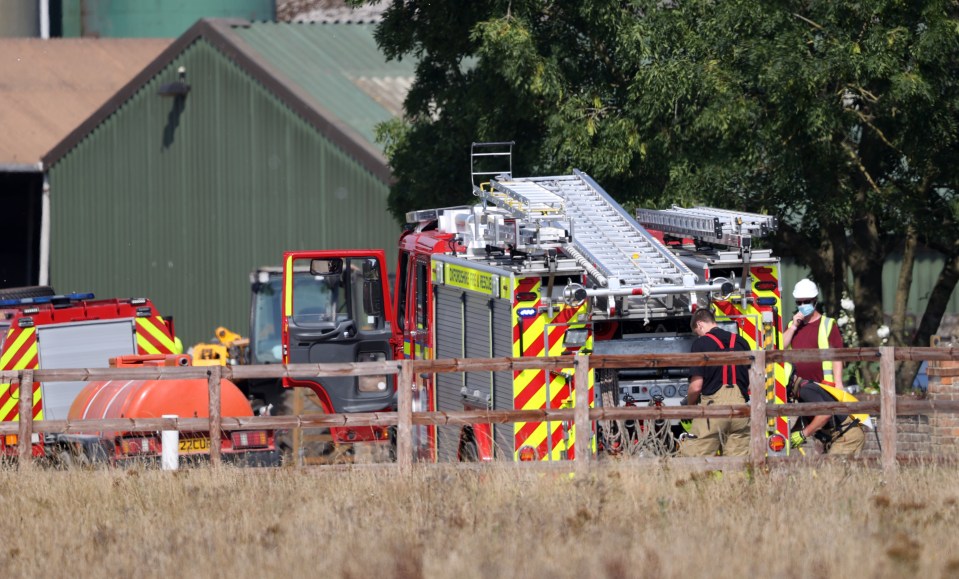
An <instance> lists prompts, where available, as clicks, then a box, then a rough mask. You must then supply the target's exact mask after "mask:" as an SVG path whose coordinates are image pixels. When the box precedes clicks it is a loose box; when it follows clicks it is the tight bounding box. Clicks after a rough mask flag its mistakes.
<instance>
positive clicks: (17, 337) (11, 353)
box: [0, 327, 43, 422]
mask: <svg viewBox="0 0 959 579" xmlns="http://www.w3.org/2000/svg"><path fill="white" fill-rule="evenodd" d="M3 343H4V348H3V354H2V355H0V369H3V370H34V369H36V368H37V363H38V361H39V357H38V352H37V329H36V328H35V327H31V328H19V327H13V328H10V331H9V332H7V337H6V339H5V340H4V342H3ZM41 396H42V391H41V389H40V384H39V383H37V382H34V383H33V419H34V420H43V400H42V399H41ZM19 404H20V385H19V384H16V385H12V384H10V383H6V384H0V421H3V422H11V421H16V420H19V419H20V408H19Z"/></svg>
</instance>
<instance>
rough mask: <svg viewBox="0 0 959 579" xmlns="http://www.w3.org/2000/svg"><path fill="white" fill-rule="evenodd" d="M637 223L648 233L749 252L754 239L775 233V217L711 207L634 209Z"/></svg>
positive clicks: (776, 223) (776, 224)
mask: <svg viewBox="0 0 959 579" xmlns="http://www.w3.org/2000/svg"><path fill="white" fill-rule="evenodd" d="M636 220H637V221H638V222H639V223H641V224H643V226H645V227H648V228H649V229H655V230H657V231H662V232H663V233H668V234H670V235H675V236H682V237H690V238H692V239H695V240H696V241H701V242H704V243H709V244H712V245H719V246H725V247H729V248H741V249H745V250H747V251H748V250H749V249H750V247H751V246H752V239H753V238H757V239H759V238H762V237H766V236H767V235H769V234H771V233H772V232H774V231H776V228H777V227H778V222H777V221H776V218H775V217H772V216H770V215H762V214H759V213H746V212H744V211H729V210H726V209H716V208H714V207H689V208H685V207H678V206H675V205H674V206H673V207H672V208H671V209H637V210H636Z"/></svg>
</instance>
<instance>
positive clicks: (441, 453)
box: [433, 286, 465, 462]
mask: <svg viewBox="0 0 959 579" xmlns="http://www.w3.org/2000/svg"><path fill="white" fill-rule="evenodd" d="M462 296H463V291H462V290H458V289H454V288H450V287H446V286H439V287H437V288H436V296H435V298H434V302H433V308H434V310H435V312H436V322H437V323H436V346H435V350H434V354H435V357H436V359H437V360H442V359H447V358H462V357H464V355H465V347H464V344H463V326H464V324H463V299H462ZM464 385H465V383H464V379H463V372H443V373H441V374H437V375H436V409H437V410H439V411H441V412H458V411H462V410H463V387H464ZM459 431H460V427H459V426H438V427H437V428H436V448H437V452H436V454H437V458H438V460H439V461H440V462H450V461H454V460H456V453H457V451H458V450H459Z"/></svg>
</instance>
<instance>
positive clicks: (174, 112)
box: [49, 40, 399, 346]
mask: <svg viewBox="0 0 959 579" xmlns="http://www.w3.org/2000/svg"><path fill="white" fill-rule="evenodd" d="M179 66H184V67H185V68H186V81H187V82H188V83H189V84H190V85H191V90H190V92H189V94H188V95H187V96H186V97H185V98H181V99H177V98H172V97H165V96H160V95H159V94H158V88H159V87H160V85H163V84H165V83H170V82H173V81H175V80H176V79H177V72H176V71H177V67H179ZM49 175H50V186H51V197H52V209H51V225H52V233H51V264H50V268H51V282H52V284H53V285H54V287H55V288H56V289H57V290H58V291H62V292H67V291H93V292H95V293H96V294H97V295H98V296H100V297H113V296H117V297H132V296H147V297H150V298H152V299H153V301H154V303H155V304H156V306H157V308H158V309H159V310H160V311H161V312H162V313H163V314H165V315H173V316H175V320H176V328H177V334H178V335H179V336H180V337H181V339H182V340H183V342H184V344H185V345H187V346H189V345H190V344H192V343H195V342H197V341H200V340H209V339H210V338H212V335H213V331H214V329H215V328H216V327H217V326H219V325H224V326H227V327H230V328H232V329H234V330H236V331H239V332H241V333H243V334H246V333H247V332H248V331H249V329H248V328H247V325H248V324H249V303H250V291H249V284H248V276H249V272H250V271H251V270H253V269H254V268H255V267H257V266H261V265H270V264H279V263H280V261H281V259H282V253H283V251H284V250H290V249H321V248H347V247H362V248H382V249H386V250H387V251H388V253H390V254H391V253H392V251H393V248H394V247H395V244H396V240H397V238H398V235H399V227H398V225H397V223H396V222H395V221H394V220H393V218H392V217H391V216H390V215H389V213H388V212H387V209H386V198H387V194H388V188H387V185H386V184H384V183H383V182H382V181H380V180H379V179H377V178H375V177H374V176H373V175H372V174H371V173H369V172H368V171H366V170H364V169H363V168H362V167H361V166H360V165H359V164H357V163H356V162H355V161H354V160H353V159H352V158H351V157H349V156H347V155H346V154H344V153H343V152H342V151H341V150H339V149H338V148H336V147H335V146H334V145H333V144H332V143H330V142H329V141H328V140H326V139H325V138H323V137H322V136H321V135H320V134H319V133H318V132H317V131H316V130H315V129H314V128H313V127H312V126H310V125H308V124H307V123H306V122H305V121H304V120H303V119H301V118H300V117H298V116H297V115H295V114H294V113H293V112H291V111H290V109H288V108H287V107H285V106H284V105H283V104H282V103H281V102H280V101H279V100H278V99H277V98H276V97H275V96H274V95H272V94H271V93H269V92H268V91H267V90H266V89H265V88H264V87H263V86H262V85H260V84H258V83H256V82H253V81H252V80H251V78H250V77H249V76H248V75H247V74H246V73H245V72H244V71H243V70H241V69H240V68H239V67H238V66H237V65H236V64H234V63H233V62H232V61H230V60H228V59H227V58H225V57H224V56H223V55H222V54H221V53H220V52H219V51H217V50H216V49H215V48H213V47H212V46H210V45H209V44H208V43H206V42H205V41H203V40H198V41H197V42H196V43H194V44H193V45H191V46H190V47H189V48H188V49H186V50H185V51H184V52H183V53H182V54H181V55H180V56H179V57H178V58H176V59H175V60H174V61H172V62H171V64H170V66H168V67H167V68H165V69H164V70H163V71H162V72H161V73H160V74H158V75H157V76H156V77H154V78H153V79H152V80H151V81H150V82H149V83H147V84H146V86H145V87H144V88H143V89H142V90H140V91H139V92H138V93H137V94H136V95H135V96H134V97H132V98H131V99H129V100H128V101H127V102H126V103H125V104H123V105H122V106H120V107H119V108H118V109H117V111H116V113H115V114H114V115H113V116H111V117H110V118H109V119H108V120H107V121H106V122H104V123H102V124H101V125H100V126H99V127H97V128H96V129H95V130H94V131H92V132H91V133H90V135H88V136H87V138H86V139H84V140H83V141H82V142H80V144H79V145H78V146H77V147H76V148H74V149H73V150H72V151H71V152H69V153H68V154H67V155H66V156H65V157H64V158H63V159H62V160H60V161H59V162H58V163H57V164H56V165H54V166H53V167H52V168H51V169H50V172H49Z"/></svg>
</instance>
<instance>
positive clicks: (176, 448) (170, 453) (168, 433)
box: [160, 414, 180, 470]
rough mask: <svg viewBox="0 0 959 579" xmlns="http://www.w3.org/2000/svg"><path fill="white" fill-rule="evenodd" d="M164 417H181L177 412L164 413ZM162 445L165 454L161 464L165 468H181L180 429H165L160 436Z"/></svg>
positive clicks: (161, 458) (162, 456)
mask: <svg viewBox="0 0 959 579" xmlns="http://www.w3.org/2000/svg"><path fill="white" fill-rule="evenodd" d="M163 418H173V419H176V418H179V417H178V416H177V415H176V414H164V415H163ZM160 446H161V447H162V452H163V454H162V455H161V457H160V465H161V467H162V468H163V470H177V469H178V468H180V431H179V430H164V431H163V434H162V435H161V436H160Z"/></svg>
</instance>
